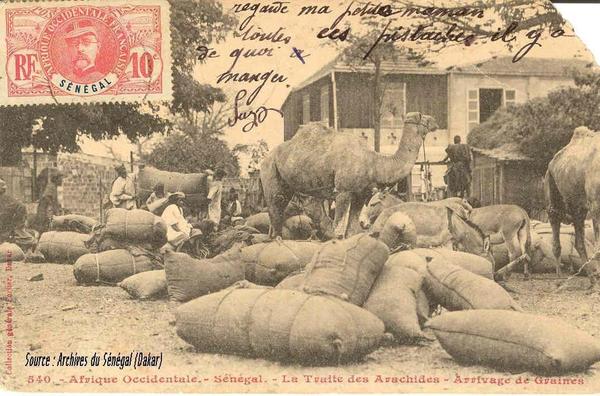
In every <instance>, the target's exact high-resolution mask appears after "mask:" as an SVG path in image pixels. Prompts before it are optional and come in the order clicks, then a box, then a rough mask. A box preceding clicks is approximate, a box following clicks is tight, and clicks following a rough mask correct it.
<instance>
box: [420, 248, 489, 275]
mask: <svg viewBox="0 0 600 396" xmlns="http://www.w3.org/2000/svg"><path fill="white" fill-rule="evenodd" d="M412 251H413V252H414V253H416V254H418V255H419V256H421V257H432V258H443V259H445V260H446V261H448V262H449V263H451V264H454V265H457V266H459V267H461V268H463V269H466V270H467V271H469V272H472V273H474V274H477V275H480V276H483V277H484V278H488V279H494V265H493V264H492V263H491V262H490V261H489V260H486V259H485V258H483V257H481V256H478V255H476V254H471V253H466V252H458V251H454V250H450V249H444V248H434V249H425V248H419V249H413V250H412Z"/></svg>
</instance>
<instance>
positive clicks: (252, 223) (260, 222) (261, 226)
mask: <svg viewBox="0 0 600 396" xmlns="http://www.w3.org/2000/svg"><path fill="white" fill-rule="evenodd" d="M246 225H247V226H249V227H252V228H256V229H257V230H259V231H260V232H261V233H263V234H268V233H269V227H270V226H271V220H270V218H269V214H268V213H265V212H261V213H257V214H253V215H251V216H248V217H247V218H246Z"/></svg>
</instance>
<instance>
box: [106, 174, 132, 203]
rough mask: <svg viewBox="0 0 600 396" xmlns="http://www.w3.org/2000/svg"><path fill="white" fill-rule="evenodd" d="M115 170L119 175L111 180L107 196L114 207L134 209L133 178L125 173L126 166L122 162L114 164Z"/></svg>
mask: <svg viewBox="0 0 600 396" xmlns="http://www.w3.org/2000/svg"><path fill="white" fill-rule="evenodd" d="M115 170H116V171H117V174H118V175H119V176H118V177H117V178H116V179H115V181H113V184H112V188H111V191H110V197H109V198H110V202H112V204H113V207H115V208H122V209H127V210H131V209H135V208H136V205H135V180H134V178H133V177H132V176H131V175H128V174H127V168H125V165H123V164H121V165H118V166H115Z"/></svg>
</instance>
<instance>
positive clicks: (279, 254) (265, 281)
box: [254, 240, 322, 286]
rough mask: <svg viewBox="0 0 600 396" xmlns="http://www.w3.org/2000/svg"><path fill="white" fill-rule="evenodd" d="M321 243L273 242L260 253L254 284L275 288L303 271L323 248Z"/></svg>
mask: <svg viewBox="0 0 600 396" xmlns="http://www.w3.org/2000/svg"><path fill="white" fill-rule="evenodd" d="M321 245H322V244H321V243H320V242H310V241H286V240H276V241H273V242H271V243H269V244H267V246H265V248H264V249H262V251H261V252H260V254H259V255H258V261H257V265H256V270H255V273H254V282H255V283H258V284H260V285H267V286H275V285H277V284H278V283H279V282H281V281H282V280H283V279H284V278H285V277H286V276H288V275H289V274H291V273H292V272H294V271H298V270H301V269H303V268H304V267H305V266H306V264H308V263H309V262H310V260H311V259H312V257H313V256H314V254H315V253H316V252H317V251H318V250H319V248H320V247H321Z"/></svg>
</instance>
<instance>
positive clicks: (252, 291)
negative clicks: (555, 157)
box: [155, 230, 600, 375]
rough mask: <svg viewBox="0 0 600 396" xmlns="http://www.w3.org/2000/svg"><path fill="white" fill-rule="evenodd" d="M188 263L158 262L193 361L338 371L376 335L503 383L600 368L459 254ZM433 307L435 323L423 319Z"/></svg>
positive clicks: (352, 252) (301, 251) (271, 248)
mask: <svg viewBox="0 0 600 396" xmlns="http://www.w3.org/2000/svg"><path fill="white" fill-rule="evenodd" d="M404 231H405V230H404ZM382 237H383V240H385V241H386V242H387V243H389V244H390V245H393V246H396V245H397V244H398V240H397V238H394V237H393V235H390V234H389V233H386V234H385V235H384V236H382ZM192 260H193V259H190V258H188V257H186V256H185V255H181V254H177V253H171V254H170V255H169V256H167V257H165V274H164V278H162V279H161V281H162V285H161V286H160V287H162V288H166V292H163V294H166V295H168V296H169V297H170V298H171V299H172V300H176V301H182V302H183V301H188V300H191V301H188V302H186V303H185V304H183V305H181V306H180V307H179V308H178V309H177V313H176V319H177V320H176V324H177V334H178V335H179V336H180V337H181V338H182V339H184V340H185V341H186V342H188V343H190V344H192V345H194V346H195V347H196V349H197V350H198V351H201V352H214V353H230V354H240V355H246V356H251V357H262V358H268V359H274V360H281V361H285V362H299V363H302V364H309V365H323V364H326V365H329V364H339V363H343V362H348V361H353V360H357V359H360V358H361V357H362V356H364V355H366V354H368V353H370V352H372V351H373V350H375V349H376V348H378V347H379V346H381V345H382V343H383V342H384V340H387V339H389V336H386V333H385V331H387V332H388V333H390V334H391V335H392V336H393V338H394V339H395V340H396V342H399V343H415V342H421V341H423V340H427V339H430V337H429V336H428V335H426V332H425V329H431V330H432V331H433V334H434V335H435V337H436V338H437V340H438V341H439V342H440V344H441V345H442V347H443V348H444V349H445V350H446V351H447V352H448V353H449V354H450V355H451V356H452V357H453V358H454V359H456V360H457V361H460V362H468V363H477V364H483V365H488V366H492V367H496V368H499V369H501V370H504V371H515V372H516V371H523V370H529V371H533V372H536V373H541V374H546V375H554V374H560V373H564V372H567V371H574V370H584V369H586V368H587V367H589V366H590V365H591V364H593V363H594V362H596V361H598V360H600V343H599V342H598V341H597V340H596V339H595V338H593V337H591V336H589V335H587V334H585V333H583V332H581V331H579V330H577V329H575V328H573V327H571V326H569V325H567V324H565V323H563V322H562V321H560V320H557V319H554V318H547V317H542V316H539V315H532V314H527V313H524V312H523V310H522V308H521V307H520V306H519V304H518V303H517V302H516V301H514V299H513V298H512V297H511V296H510V295H509V294H508V293H507V292H506V291H505V290H504V289H503V288H502V287H500V286H499V285H498V284H496V283H495V282H494V281H493V268H492V264H491V263H490V262H489V261H487V260H485V259H483V258H481V257H479V256H475V255H472V254H468V253H462V252H454V251H450V250H444V249H413V250H407V251H401V252H397V253H393V254H390V248H389V246H387V245H386V243H384V242H382V240H381V239H377V238H376V236H375V235H366V234H360V235H356V236H354V237H352V238H348V239H346V240H335V241H330V242H327V243H318V242H310V241H302V242H300V241H284V240H278V241H272V242H269V243H259V244H256V245H252V246H247V247H243V248H241V249H240V248H234V249H231V250H230V251H228V252H227V253H226V254H223V255H220V256H217V257H215V258H214V259H210V260H196V261H192ZM286 274H289V275H287V276H286ZM240 281H241V282H240ZM158 283H159V282H155V284H158ZM273 286H274V287H273ZM439 306H441V307H443V308H444V310H442V311H443V312H444V313H442V314H441V315H437V316H435V317H433V318H431V316H432V312H433V311H434V310H435V309H436V307H439ZM349 323H351V324H352V325H351V326H349V325H348V324H349ZM532 329H533V330H532Z"/></svg>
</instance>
